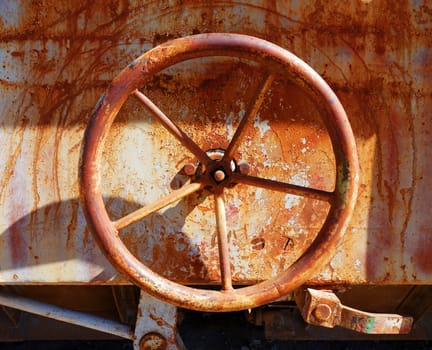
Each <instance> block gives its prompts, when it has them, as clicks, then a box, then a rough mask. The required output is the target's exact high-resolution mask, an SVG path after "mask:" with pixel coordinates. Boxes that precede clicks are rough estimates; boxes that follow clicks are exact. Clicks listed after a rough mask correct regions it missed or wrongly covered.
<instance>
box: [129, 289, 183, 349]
mask: <svg viewBox="0 0 432 350" xmlns="http://www.w3.org/2000/svg"><path fill="white" fill-rule="evenodd" d="M177 319H178V317H177V307H176V306H174V305H171V304H167V303H164V302H162V301H160V300H158V299H156V298H154V297H152V296H151V295H149V294H147V293H145V292H143V291H141V294H140V301H139V305H138V313H137V321H136V325H135V340H134V350H165V349H166V350H186V348H185V346H184V344H183V341H182V339H181V338H180V336H179V334H178V333H177Z"/></svg>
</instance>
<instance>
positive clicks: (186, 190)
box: [81, 33, 359, 311]
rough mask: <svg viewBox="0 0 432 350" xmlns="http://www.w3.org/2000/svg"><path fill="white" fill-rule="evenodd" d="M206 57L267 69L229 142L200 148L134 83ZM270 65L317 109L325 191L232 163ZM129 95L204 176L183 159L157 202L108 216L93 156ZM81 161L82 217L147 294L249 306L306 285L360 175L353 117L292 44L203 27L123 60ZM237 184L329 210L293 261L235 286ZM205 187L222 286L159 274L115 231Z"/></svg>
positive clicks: (328, 251) (201, 306)
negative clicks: (230, 198)
mask: <svg viewBox="0 0 432 350" xmlns="http://www.w3.org/2000/svg"><path fill="white" fill-rule="evenodd" d="M207 56H231V57H241V58H245V59H248V60H252V61H255V62H257V63H259V64H262V65H263V66H264V67H265V69H266V71H267V75H266V77H265V78H264V79H263V81H262V83H261V85H260V87H259V89H258V90H257V92H256V94H255V96H254V98H253V99H252V100H251V101H250V102H249V105H248V107H247V109H246V113H245V115H244V117H243V118H242V120H241V121H240V124H239V126H238V128H237V130H236V132H235V134H234V136H233V138H232V140H231V142H230V144H229V146H228V148H227V149H226V150H222V151H219V152H211V151H208V150H206V151H204V150H202V149H201V148H200V147H199V146H198V145H197V144H196V143H194V141H192V140H191V139H190V138H189V137H188V136H187V135H186V134H185V133H184V132H183V131H182V130H181V129H180V128H179V127H178V126H177V125H176V124H175V123H174V122H173V121H171V120H170V119H169V118H168V117H167V116H166V115H165V114H164V113H163V112H162V111H161V110H160V109H159V108H158V107H157V106H156V105H154V104H153V102H152V101H150V100H149V99H148V98H147V97H146V96H145V95H144V94H143V93H141V92H140V91H138V90H137V88H138V87H140V86H143V85H144V84H145V83H146V82H148V81H149V79H150V78H151V77H152V76H153V75H155V74H157V73H158V72H160V71H162V70H163V69H165V68H167V67H169V66H171V65H173V64H176V63H179V62H182V61H185V60H189V59H193V58H199V57H207ZM276 74H283V75H285V76H287V77H288V78H290V79H291V80H292V81H293V82H294V83H295V84H297V86H298V87H299V88H302V89H305V91H306V92H307V93H308V95H309V96H310V97H311V98H312V99H313V100H314V101H315V103H316V104H317V105H318V106H320V108H322V114H323V119H324V122H325V125H326V127H327V129H328V132H329V135H330V138H331V142H332V147H333V152H334V155H335V162H336V182H335V183H336V185H335V189H334V190H333V191H331V192H327V191H322V190H316V189H311V188H306V187H302V186H296V185H292V184H289V183H284V182H279V181H273V180H267V179H262V178H259V177H256V176H250V175H248V174H247V171H248V166H247V164H239V165H237V164H236V163H235V160H234V158H233V157H234V155H235V152H236V150H237V148H238V147H239V144H240V142H241V139H242V137H243V136H244V133H245V129H246V126H247V125H248V124H249V123H250V122H251V121H252V120H253V118H254V116H255V114H256V113H257V112H258V110H259V108H260V106H261V104H262V103H263V100H264V96H265V94H266V92H267V91H268V89H269V87H270V85H271V84H272V80H273V77H274V76H275V75H276ZM130 94H134V95H135V96H136V97H137V98H138V99H139V100H140V101H141V102H142V103H143V104H144V105H145V106H146V108H147V109H148V110H149V111H150V112H151V114H152V116H153V117H154V118H155V119H157V120H158V121H159V122H160V123H161V124H162V125H163V126H164V127H165V128H166V129H167V130H168V131H169V132H170V133H171V134H172V135H173V136H174V137H176V138H177V139H178V140H179V141H180V142H181V143H182V144H183V146H185V147H186V148H187V149H188V150H189V151H191V152H192V154H194V155H195V156H196V158H197V159H198V161H199V163H200V167H201V170H200V176H195V173H196V171H197V167H196V165H195V164H187V165H186V166H185V169H184V171H185V173H187V174H189V175H193V176H192V177H191V178H192V179H193V181H191V182H189V183H188V184H186V185H184V186H183V187H181V188H180V189H177V190H174V191H172V192H171V193H170V194H169V195H167V196H166V197H164V198H161V199H159V200H157V201H156V202H154V203H151V204H149V205H146V206H144V207H143V208H141V209H138V210H137V211H135V212H133V213H131V214H129V215H126V216H125V217H123V218H121V219H119V220H117V221H111V220H110V218H109V216H108V214H107V211H106V208H105V206H104V202H103V199H102V194H101V186H100V165H99V163H100V161H101V154H102V150H103V147H104V141H105V139H106V136H107V134H108V131H109V129H110V127H111V124H112V122H113V120H114V118H115V117H116V115H117V113H118V111H119V110H120V108H121V106H122V105H123V103H124V102H125V101H126V99H127V97H128V96H129V95H130ZM81 167H82V168H81V193H82V201H83V204H84V210H85V213H86V218H87V222H88V225H89V227H90V229H91V230H92V232H93V234H94V235H95V237H96V238H97V241H98V243H99V245H100V247H101V249H102V251H103V252H104V254H105V255H106V256H107V257H108V258H109V260H110V261H111V262H112V264H113V265H114V266H115V267H116V268H117V269H118V270H119V271H120V272H122V273H123V274H125V275H126V276H128V277H129V279H130V280H131V281H132V282H133V283H135V284H136V285H137V286H139V287H140V288H142V289H143V290H145V291H147V292H148V293H150V294H152V295H154V296H156V297H158V298H160V299H162V300H164V301H166V302H169V303H172V304H175V305H177V306H180V307H185V308H189V309H195V310H200V311H234V310H242V309H247V308H253V307H256V306H259V305H263V304H266V303H269V302H271V301H274V300H276V299H278V298H280V297H282V296H284V295H286V294H287V293H289V292H291V291H293V290H294V289H296V288H298V287H300V286H301V285H302V284H304V283H305V282H306V281H307V280H308V279H310V278H311V277H312V276H313V275H314V274H316V273H317V272H318V271H319V270H320V269H321V268H322V266H323V264H327V263H328V261H329V260H330V258H331V257H332V256H333V254H334V253H335V248H336V246H337V244H338V242H340V239H341V237H342V236H343V234H344V232H345V230H346V228H347V225H348V221H349V219H350V217H351V214H352V212H353V209H354V204H355V200H356V195H357V190H358V181H359V165H358V160H357V151H356V146H355V141H354V136H353V133H352V130H351V126H350V124H349V121H348V118H347V116H346V114H345V111H344V109H343V107H342V105H341V103H340V102H339V100H338V98H337V97H336V95H335V94H334V92H333V91H332V90H331V89H330V87H329V86H328V85H327V84H326V82H325V81H324V80H323V79H322V78H321V77H320V76H319V75H318V74H317V73H316V72H315V71H314V70H313V69H312V68H310V67H309V66H308V65H307V64H306V63H304V62H303V61H302V60H300V59H299V58H297V57H296V56H294V55H293V54H292V53H290V52H288V51H286V50H284V49H282V48H281V47H279V46H277V45H274V44H272V43H269V42H267V41H265V40H261V39H257V38H254V37H250V36H245V35H239V34H219V33H215V34H200V35H194V36H189V37H184V38H180V39H175V40H172V41H170V42H167V43H165V44H162V45H160V46H157V47H155V48H153V49H152V50H150V51H148V52H146V53H145V54H144V55H142V56H141V57H139V58H138V59H136V60H135V61H134V62H133V63H132V64H131V65H129V66H128V67H127V68H125V69H124V70H123V71H122V72H121V73H120V75H119V76H117V77H116V78H115V79H114V80H113V82H112V83H111V85H110V86H109V88H108V90H107V91H106V93H105V94H104V95H103V96H102V98H101V100H100V101H99V104H98V106H97V109H96V111H95V112H94V114H93V116H92V118H91V121H90V123H89V125H88V127H87V130H86V133H85V139H84V146H83V155H82V164H81ZM236 183H243V184H247V185H251V186H256V187H261V188H267V189H271V190H275V191H281V192H284V193H288V194H294V195H298V196H303V197H307V198H314V199H318V200H322V201H326V202H328V203H329V204H330V209H329V213H328V215H327V218H326V220H325V222H324V224H323V226H322V228H321V229H320V231H319V233H318V235H317V237H316V239H315V240H314V241H313V243H312V244H311V245H310V246H309V247H308V248H307V249H306V251H305V252H304V253H303V254H302V255H301V256H300V257H299V258H298V259H297V260H296V261H295V262H294V263H293V264H292V265H291V266H290V267H289V268H287V269H286V270H285V271H283V272H282V273H280V274H279V275H277V276H275V277H273V278H271V279H269V280H266V281H263V282H260V283H257V284H255V285H251V286H247V287H243V288H239V289H234V288H233V286H232V278H231V271H230V259H229V250H228V241H227V227H226V216H225V203H224V199H223V191H224V188H225V187H227V186H230V185H231V186H232V185H233V184H236ZM204 187H206V188H208V189H210V191H212V192H213V193H214V197H215V208H216V228H217V232H218V248H219V260H220V270H221V285H222V287H221V290H219V291H218V290H206V289H197V288H191V287H188V286H185V285H182V284H178V283H175V282H173V281H170V280H168V279H166V278H164V277H162V276H160V275H158V274H156V273H155V272H153V271H152V270H151V269H149V268H148V267H146V266H145V265H144V264H143V263H142V262H140V261H139V260H138V259H137V258H135V257H134V255H133V254H132V253H131V252H130V251H129V250H128V248H127V247H126V246H125V245H124V243H123V242H122V241H121V239H120V238H119V235H118V231H119V230H121V229H122V228H124V227H126V226H128V225H129V224H131V223H133V222H136V221H138V220H140V219H142V218H144V217H145V216H147V215H150V214H152V213H154V212H156V211H158V210H159V209H161V208H163V207H165V206H167V205H169V204H171V203H174V202H176V201H178V200H180V199H182V198H184V197H186V196H188V195H190V194H192V193H194V192H196V191H198V190H200V189H203V188H204Z"/></svg>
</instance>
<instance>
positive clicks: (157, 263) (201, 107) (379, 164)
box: [0, 0, 432, 284]
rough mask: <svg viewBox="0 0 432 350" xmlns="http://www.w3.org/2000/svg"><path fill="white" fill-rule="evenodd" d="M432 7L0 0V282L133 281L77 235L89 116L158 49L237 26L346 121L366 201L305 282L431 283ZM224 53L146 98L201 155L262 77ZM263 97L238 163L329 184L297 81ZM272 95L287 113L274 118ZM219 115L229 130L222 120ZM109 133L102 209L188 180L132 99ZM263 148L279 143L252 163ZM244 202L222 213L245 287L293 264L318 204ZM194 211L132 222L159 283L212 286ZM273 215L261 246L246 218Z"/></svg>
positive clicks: (81, 232) (123, 206) (320, 134)
mask: <svg viewBox="0 0 432 350" xmlns="http://www.w3.org/2000/svg"><path fill="white" fill-rule="evenodd" d="M431 11H432V9H431V6H430V4H428V2H427V1H414V0H413V1H399V2H397V4H394V3H393V2H392V3H390V2H389V1H378V0H372V1H355V2H351V3H350V4H343V3H340V2H337V1H330V2H326V3H323V2H321V1H318V0H316V1H309V2H297V1H288V2H283V3H282V2H281V3H278V4H273V3H272V2H270V1H250V2H243V1H235V2H230V1H226V2H199V3H196V2H191V1H183V2H176V1H166V2H145V3H143V4H138V3H137V2H134V1H122V2H104V3H103V4H98V3H93V2H89V1H87V2H84V3H81V2H78V1H77V2H73V3H72V4H71V3H70V2H62V1H56V2H51V1H48V0H47V1H42V2H41V1H38V2H32V1H22V2H15V1H3V2H1V4H0V22H1V24H0V61H1V67H2V69H1V71H0V99H1V104H0V118H1V120H0V141H1V144H2V152H0V165H1V172H2V173H1V174H2V176H1V177H0V207H1V211H0V251H1V255H0V281H1V282H2V283H58V282H68V283H127V280H126V279H125V278H123V277H121V276H120V275H119V274H118V273H116V271H115V270H114V269H113V268H112V267H111V266H110V264H109V263H108V262H107V261H106V260H105V258H104V257H103V255H102V254H101V253H100V251H99V249H98V247H97V246H96V244H95V242H94V241H93V238H92V236H91V234H90V232H89V231H88V230H87V229H86V228H85V219H84V216H83V214H82V209H81V207H80V203H79V199H78V197H79V189H78V163H79V157H80V148H81V143H82V138H83V133H84V129H85V126H86V124H87V122H88V121H89V118H90V114H91V111H92V110H93V108H94V106H95V105H96V102H97V100H98V99H99V97H100V95H101V94H102V92H103V91H104V89H105V88H106V87H107V85H108V84H109V82H110V81H111V80H112V79H113V77H115V76H116V75H117V74H118V73H119V72H120V71H121V69H122V68H123V67H125V66H127V65H128V64H129V63H130V62H132V61H133V59H135V58H136V57H138V56H139V55H140V54H141V53H142V52H144V51H146V50H148V49H150V48H152V47H153V46H155V45H156V44H159V43H161V42H163V41H166V40H167V39H169V38H174V37H181V36H185V35H190V34H194V33H200V32H236V33H244V34H249V35H255V36H257V37H261V38H264V39H267V40H269V41H272V42H274V43H276V44H278V45H280V46H282V47H285V48H287V49H289V50H290V51H292V52H294V53H295V54H296V55H297V56H299V57H300V58H302V59H303V60H305V61H306V62H307V63H309V64H310V65H311V66H312V67H313V68H314V69H315V70H316V71H317V72H318V73H320V74H321V75H322V76H323V77H324V78H325V79H326V80H327V81H328V83H329V85H330V86H331V87H332V88H333V89H334V90H335V91H336V94H337V95H338V97H339V98H340V100H341V101H342V104H343V105H344V108H345V110H346V111H347V115H348V118H349V120H350V123H351V125H352V126H353V130H354V134H355V137H356V143H357V148H358V151H359V159H360V164H361V176H360V179H361V185H360V196H359V199H358V201H357V205H356V209H355V212H354V216H353V218H352V220H351V222H350V227H349V228H348V230H347V233H346V235H345V238H344V242H343V243H342V244H341V245H340V246H339V247H338V250H337V253H336V254H335V256H334V257H333V259H332V261H331V262H330V263H329V264H328V265H327V266H323V268H322V271H321V273H320V274H319V275H318V276H317V277H315V278H314V280H313V281H312V282H317V283H318V282H320V283H331V284H344V283H348V284H351V283H354V284H357V283H372V284H404V283H419V284H430V283H431V282H432V278H431V277H432V260H430V258H429V252H430V251H432V239H431V237H430V232H431V230H432V223H431V220H432V219H431V217H432V216H431V215H430V208H429V203H428V202H429V200H428V196H427V193H428V191H429V189H430V188H431V185H432V177H431V176H430V173H431V172H432V167H431V163H430V161H429V159H430V157H429V156H428V155H429V154H428V152H429V149H430V145H431V142H432V136H431V134H430V122H431V115H430V110H431V109H432V89H431V83H430V82H431V81H432V79H431V78H432V76H431V75H432V73H431V72H432V70H431V61H432V49H431V39H430V38H431V34H432V26H431V24H430V23H431V22H432V21H431ZM221 61H223V60H217V61H213V62H207V63H206V64H207V66H206V67H207V68H205V69H203V70H199V69H198V68H197V67H196V66H195V65H192V68H193V69H191V66H180V67H177V68H176V70H174V71H172V72H167V73H166V74H163V75H160V76H159V77H158V78H157V79H155V80H154V81H153V82H152V84H151V86H149V87H148V88H146V91H145V93H146V94H148V95H149V96H150V97H151V98H152V100H153V101H157V102H158V106H159V107H160V108H161V110H163V111H164V112H165V113H166V114H167V115H178V119H177V122H178V123H179V124H180V126H182V127H183V126H187V128H185V129H187V130H188V133H189V135H190V136H191V137H192V138H193V139H194V140H195V142H197V143H198V144H199V145H200V146H202V147H203V148H205V149H208V148H210V147H211V145H212V144H213V143H214V142H217V143H219V142H220V143H223V142H225V141H226V140H227V139H228V136H229V137H231V136H232V135H233V130H234V127H235V126H236V125H237V124H238V122H239V120H240V116H242V115H243V114H244V113H245V103H246V102H247V100H248V97H249V96H251V95H252V94H253V87H254V86H256V85H255V84H258V80H259V76H258V75H259V74H257V71H254V70H250V69H248V68H247V67H246V65H245V64H244V62H241V61H240V62H232V61H231V62H226V64H223V65H221V64H220V62H221ZM177 73H178V74H177ZM180 73H181V74H180ZM185 73H186V74H185ZM179 87H180V90H179ZM278 89H279V90H278ZM223 91H229V93H226V94H223ZM272 94H273V95H272V96H275V98H272V99H271V100H270V101H269V103H268V105H267V106H264V107H263V108H266V111H265V112H262V116H261V117H260V118H258V119H257V120H255V122H254V127H253V128H252V130H251V133H250V135H249V136H248V137H250V140H251V143H250V144H248V145H247V147H245V148H244V149H242V152H243V153H244V154H245V158H247V159H248V160H254V161H255V162H256V163H260V164H262V169H263V171H264V172H266V174H267V175H269V177H271V176H272V174H275V175H274V176H277V175H279V176H287V177H289V178H290V179H293V180H296V181H297V184H299V185H311V186H312V185H316V186H318V188H324V189H331V187H332V186H333V183H332V182H331V181H330V180H329V178H330V177H328V176H327V175H328V174H331V173H332V172H334V169H333V159H331V158H330V159H329V158H328V156H329V154H331V152H330V151H331V147H330V144H329V140H328V137H327V136H326V133H325V131H324V127H323V125H322V123H320V119H319V117H318V111H317V110H316V108H315V107H314V106H313V105H311V103H310V102H308V100H307V99H306V98H305V97H304V96H303V95H302V94H301V93H300V92H298V91H297V90H296V89H295V88H293V87H292V86H291V87H290V86H286V85H283V84H280V85H279V86H275V87H274V88H273V91H272ZM279 99H282V100H283V101H284V102H285V103H287V105H288V106H289V107H288V108H286V109H282V107H280V104H279V102H280V101H279ZM281 109H282V112H283V113H289V115H290V118H291V119H292V120H291V122H292V123H290V124H289V128H288V127H287V125H284V124H283V123H281V122H280V121H278V122H274V123H271V122H270V121H269V119H266V118H265V114H266V113H271V112H272V111H281ZM209 111H211V113H208V112H209ZM191 115H192V116H194V117H195V119H194V120H196V122H195V123H191V122H190V119H188V116H191ZM217 117H219V118H221V119H224V120H225V121H226V123H223V124H217V123H216V120H217ZM210 124H212V125H213V127H208V129H206V130H205V131H204V132H203V129H202V128H203V126H206V125H210ZM108 138H109V140H108V146H111V145H112V146H113V147H108V149H111V150H112V151H111V152H110V153H109V154H104V155H103V156H104V157H105V159H106V162H105V163H104V167H105V168H104V177H103V179H104V181H105V182H104V196H105V203H106V205H107V206H108V207H109V210H110V212H111V214H112V215H113V216H114V217H117V218H120V217H122V216H124V215H125V214H127V213H129V212H131V211H133V210H135V209H137V208H139V207H140V206H142V205H143V204H146V203H148V202H149V201H154V200H156V199H157V198H159V197H160V196H161V195H164V194H166V193H167V192H165V189H170V190H171V189H175V188H176V187H177V188H178V187H179V186H178V185H179V184H181V183H182V181H184V177H183V175H182V174H181V173H180V170H181V167H182V166H183V165H184V164H185V162H183V159H178V158H175V157H173V156H172V155H175V154H177V153H176V152H178V148H179V144H178V143H175V142H173V141H172V140H173V138H172V137H171V136H170V135H168V134H167V132H166V131H164V130H163V129H162V128H161V127H159V126H158V125H157V124H156V123H153V122H152V121H151V119H150V117H149V115H147V114H145V111H144V110H143V109H140V108H139V103H138V102H137V101H130V102H129V101H128V103H127V104H126V106H125V108H124V110H122V111H121V113H120V115H119V118H118V121H117V122H116V123H115V124H114V125H113V129H112V134H110V135H109V136H108ZM252 140H260V141H262V142H257V143H252ZM282 141H283V142H282ZM260 144H266V145H268V146H271V145H272V144H282V145H284V147H283V148H282V152H281V153H278V152H276V151H273V152H271V150H272V148H271V147H270V148H269V149H270V152H267V153H264V152H263V149H262V148H260V147H259V146H257V145H260ZM186 160H187V159H184V161H186ZM271 164H272V165H271ZM275 164H276V165H275ZM281 169H283V171H282V170H281ZM239 186H240V185H239ZM320 186H321V187H320ZM242 196H244V197H240V198H235V197H233V195H231V194H230V197H229V198H228V199H229V200H231V199H232V203H234V205H232V206H230V205H228V206H227V213H229V215H228V222H227V225H228V226H229V227H231V229H230V230H231V232H229V233H228V237H229V244H230V248H231V249H232V251H234V252H238V253H237V254H236V256H237V257H238V259H237V260H235V263H234V267H233V268H234V272H233V276H234V278H235V279H236V280H238V281H256V280H260V279H263V278H267V277H268V276H272V275H274V274H275V273H277V272H278V271H280V270H283V269H284V268H286V266H289V265H290V263H292V262H293V261H294V260H295V258H296V256H298V255H299V254H301V252H302V251H303V250H304V249H305V247H306V246H307V245H308V243H309V242H310V241H311V239H313V237H314V235H315V234H316V232H317V229H316V227H318V226H319V225H320V224H321V222H322V217H323V215H325V214H323V213H324V212H325V210H323V209H320V208H318V207H316V206H312V207H311V206H307V205H306V204H307V203H305V202H303V201H300V202H298V201H297V200H296V199H295V198H293V197H291V196H290V197H286V196H285V195H281V196H280V197H278V198H275V197H272V198H268V197H267V198H264V196H263V194H262V193H260V192H259V191H254V192H251V191H250V190H249V192H248V190H247V189H244V193H243V195H242ZM245 198H248V199H245ZM251 198H252V199H251ZM194 201H195V202H196V201H198V202H200V204H199V205H198V207H196V206H194V205H193V203H192V202H185V203H181V204H180V205H175V206H173V207H171V208H169V209H168V210H166V211H164V212H161V213H158V214H157V215H155V216H154V217H153V218H151V219H149V220H147V221H146V222H145V223H144V226H143V224H141V226H140V225H139V224H136V226H134V225H133V226H132V227H131V228H130V229H129V230H128V231H127V232H126V233H125V234H124V236H123V239H124V241H125V243H126V244H127V245H129V246H130V247H131V250H132V251H133V252H134V253H135V254H136V255H138V256H139V257H140V258H142V259H143V260H144V261H145V262H146V263H148V264H149V265H150V267H151V268H153V269H154V270H155V271H158V272H163V273H164V274H165V276H166V277H169V278H172V279H177V280H178V281H180V282H187V281H191V282H193V283H206V282H209V281H215V280H217V279H218V277H219V272H218V268H219V262H218V260H217V242H216V240H215V239H213V236H214V216H213V215H212V213H211V210H212V208H213V203H212V202H211V201H208V199H206V198H204V197H202V196H201V197H200V196H197V197H196V198H194ZM270 217H272V220H273V221H270V223H269V224H270V225H271V227H273V228H274V230H272V233H271V234H270V235H269V236H263V235H262V229H263V227H262V226H260V225H258V224H257V223H259V222H263V221H262V219H263V218H267V219H268V218H270ZM185 218H186V219H185ZM293 219H295V220H294V221H291V220H293ZM264 222H265V220H264ZM286 223H288V225H286ZM294 223H295V224H294ZM210 228H211V229H210ZM200 235H202V236H204V240H203V241H202V240H201V241H200V240H198V238H202V237H200ZM239 237H240V238H241V239H242V240H243V242H245V244H243V245H242V246H238V245H236V242H237V240H238V239H239ZM242 237H243V238H242ZM240 258H241V259H240Z"/></svg>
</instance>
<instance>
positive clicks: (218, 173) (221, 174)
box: [213, 169, 225, 182]
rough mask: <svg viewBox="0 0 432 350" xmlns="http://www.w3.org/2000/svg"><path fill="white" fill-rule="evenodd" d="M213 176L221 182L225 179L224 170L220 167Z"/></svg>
mask: <svg viewBox="0 0 432 350" xmlns="http://www.w3.org/2000/svg"><path fill="white" fill-rule="evenodd" d="M213 177H214V179H215V180H216V181H217V182H221V181H223V180H225V173H224V171H223V170H220V169H219V170H216V171H215V172H214V174H213Z"/></svg>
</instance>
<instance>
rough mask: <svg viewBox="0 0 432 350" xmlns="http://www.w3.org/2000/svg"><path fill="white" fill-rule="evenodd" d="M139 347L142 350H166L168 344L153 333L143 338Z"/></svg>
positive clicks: (157, 334)
mask: <svg viewBox="0 0 432 350" xmlns="http://www.w3.org/2000/svg"><path fill="white" fill-rule="evenodd" d="M139 347H140V350H166V349H168V343H167V341H166V339H165V338H164V337H163V336H162V335H160V334H159V333H156V332H151V333H147V334H146V335H144V336H143V337H142V338H141V340H140V342H139Z"/></svg>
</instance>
